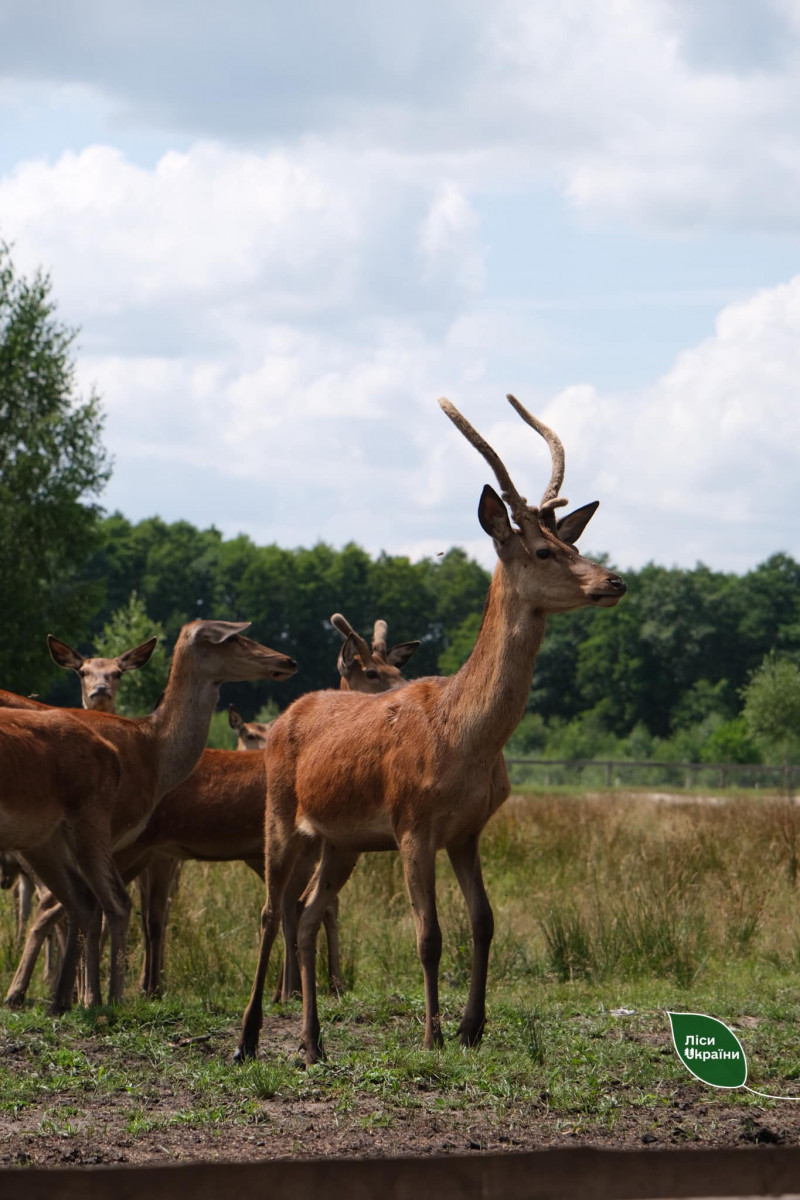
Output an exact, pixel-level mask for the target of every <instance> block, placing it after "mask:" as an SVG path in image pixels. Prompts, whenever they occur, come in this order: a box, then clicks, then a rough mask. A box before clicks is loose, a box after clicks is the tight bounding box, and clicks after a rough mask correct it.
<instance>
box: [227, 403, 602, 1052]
mask: <svg viewBox="0 0 800 1200" xmlns="http://www.w3.org/2000/svg"><path fill="white" fill-rule="evenodd" d="M509 401H510V403H511V404H512V406H513V407H514V408H515V410H516V411H517V413H518V414H519V416H520V417H521V418H522V419H523V420H524V421H525V422H527V424H528V425H530V426H532V428H533V429H535V430H536V431H537V432H538V433H539V434H541V436H542V437H544V438H545V440H546V441H547V443H548V445H549V447H550V454H551V460H552V470H551V475H550V481H549V483H548V485H547V487H546V488H545V491H544V495H543V497H542V500H541V503H540V504H539V506H538V507H535V506H532V505H529V504H528V502H527V500H525V498H524V497H523V496H521V495H520V494H519V492H518V491H517V489H516V488H515V487H514V484H513V483H512V481H511V478H510V476H509V474H508V471H507V470H506V468H505V466H504V465H503V463H502V461H501V460H500V458H499V457H498V455H497V454H496V453H495V451H494V450H493V449H492V448H491V447H490V446H489V445H488V444H487V443H486V442H485V441H484V440H483V438H482V437H480V435H479V434H478V433H477V432H476V431H475V430H474V429H473V428H472V426H471V425H470V424H469V423H468V422H467V421H466V420H465V419H464V418H463V417H462V416H461V414H460V413H459V412H458V410H457V409H456V408H455V406H454V405H453V404H451V403H450V401H448V400H444V399H442V400H440V401H439V403H440V405H441V407H442V409H443V410H444V412H445V413H446V414H447V416H448V417H449V418H450V420H451V421H452V422H453V423H454V424H455V425H456V427H457V428H458V429H459V430H460V432H461V433H462V434H463V435H464V436H465V437H466V438H467V439H468V441H470V442H471V443H472V445H474V446H475V447H476V449H478V450H479V452H480V453H481V454H482V455H483V457H484V458H485V459H486V460H487V462H488V463H489V465H490V466H491V467H492V469H493V471H494V473H495V475H496V477H497V480H498V482H499V484H500V487H501V489H502V498H501V496H498V494H497V493H496V492H495V491H494V490H493V489H492V488H491V487H489V486H488V485H487V486H485V487H484V489H483V493H482V495H481V499H480V504H479V506H478V519H479V521H480V524H481V526H482V528H483V530H484V531H485V532H486V533H487V534H488V535H489V536H490V537H491V538H492V540H493V542H494V546H495V550H496V552H497V556H498V562H497V566H496V568H495V572H494V575H493V577H492V582H491V585H490V588H489V594H488V596H487V600H486V607H485V610H484V616H483V623H482V625H481V628H480V631H479V633H478V638H477V641H476V643H475V647H474V649H473V651H472V654H471V655H470V657H469V659H468V660H467V662H466V663H465V664H464V666H463V667H462V668H461V670H460V671H458V672H457V674H455V675H452V676H449V677H446V678H427V679H426V678H423V679H417V680H414V681H413V682H411V683H409V684H407V685H406V686H405V687H403V688H400V689H398V690H397V691H393V692H388V693H385V694H384V695H380V696H374V697H366V696H362V695H359V694H358V693H345V692H311V693H309V694H308V695H306V696H302V697H300V699H298V700H296V701H295V702H294V703H293V704H291V705H290V706H289V708H288V709H286V711H285V712H284V713H283V714H282V715H281V716H280V717H279V718H278V719H277V721H275V722H274V724H273V726H272V730H271V732H270V739H269V745H268V747H267V751H266V764H267V785H268V786H267V810H266V822H265V846H266V863H265V865H266V902H265V905H264V908H263V910H262V913H261V928H262V938H261V951H260V954H259V960H258V967H257V970H256V975H255V979H254V982H253V989H252V992H251V996H250V1002H249V1004H248V1006H247V1010H246V1012H245V1015H244V1022H243V1027H242V1035H241V1039H240V1042H239V1047H238V1049H237V1052H236V1058H237V1059H239V1060H241V1059H243V1058H245V1057H251V1056H254V1055H255V1053H256V1050H257V1046H258V1037H259V1032H260V1028H261V1021H262V996H263V988H264V979H265V975H266V970H267V966H268V964H269V955H270V951H271V948H272V944H273V941H274V939H275V935H276V932H277V929H278V923H279V921H280V911H281V903H282V898H283V893H284V889H285V887H286V883H287V880H288V878H289V875H290V873H291V870H292V867H293V864H294V862H295V860H296V858H297V856H298V854H299V853H300V852H301V849H302V847H303V845H304V844H305V842H306V841H307V839H308V838H311V837H319V838H322V839H323V848H322V857H321V859H320V864H319V867H318V868H317V872H316V874H315V877H314V880H313V885H312V890H311V894H310V895H309V897H308V898H307V901H306V905H305V908H304V910H303V913H302V916H301V918H300V923H299V927H298V936H297V945H298V952H299V957H300V974H301V980H302V991H303V1033H302V1045H303V1048H304V1050H305V1056H306V1062H307V1063H314V1062H316V1061H317V1060H318V1059H319V1058H320V1057H321V1056H322V1055H323V1049H322V1045H321V1042H320V1026H319V1017H318V1013H317V998H316V979H315V949H316V939H317V932H318V929H319V924H320V919H321V916H322V911H323V908H324V906H325V905H327V904H328V903H329V902H330V898H331V897H332V896H335V895H337V894H338V892H339V891H340V889H341V888H342V886H343V885H344V884H345V883H346V881H347V879H348V878H349V877H350V875H351V873H352V871H353V868H354V866H355V864H356V862H357V860H358V858H359V856H360V854H361V853H362V852H363V851H366V850H383V849H399V851H400V856H401V859H402V864H403V871H404V875H405V881H406V887H407V890H408V894H409V899H410V901H411V909H412V913H413V916H414V923H415V926H416V933H417V951H418V954H419V958H420V961H421V963H422V971H423V976H424V983H425V1037H424V1044H425V1046H426V1047H428V1048H433V1047H434V1046H437V1045H440V1044H441V1043H442V1040H443V1039H442V1031H441V1017H440V1013H439V991H438V988H439V983H438V974H439V960H440V956H441V945H442V936H441V930H440V928H439V922H438V919H437V915H436V877H435V867H436V852H437V850H439V849H445V850H447V853H448V856H449V858H450V862H451V864H452V866H453V870H454V872H455V875H456V879H457V880H458V883H459V886H460V888H461V891H462V893H463V895H464V899H465V901H466V904H467V908H468V911H469V915H470V920H471V924H472V938H473V958H472V972H471V979H470V988H469V995H468V999H467V1005H466V1009H465V1012H464V1016H463V1018H462V1021H461V1024H460V1025H459V1030H458V1032H459V1037H460V1039H461V1042H462V1044H464V1045H468V1046H472V1045H476V1044H477V1043H478V1042H479V1041H480V1039H481V1036H482V1033H483V1029H484V1025H485V1019H486V1015H485V994H486V978H487V966H488V955H489V947H490V943H491V939H492V934H493V924H494V922H493V916H492V909H491V906H490V904H489V900H488V897H487V895H486V891H485V888H484V885H483V879H482V875H481V864H480V851H479V840H480V834H481V831H482V830H483V827H484V825H485V824H486V822H487V821H488V819H489V817H490V816H491V815H492V813H493V812H494V811H495V808H496V807H497V806H498V804H499V803H501V802H502V800H503V799H504V798H505V795H504V794H503V789H499V790H498V789H497V787H496V786H495V785H496V782H497V770H498V760H499V758H500V754H501V751H502V748H503V746H504V745H505V743H506V741H507V740H508V738H509V737H510V735H511V734H512V732H513V731H514V729H515V728H516V726H517V725H518V723H519V721H520V720H521V718H522V716H523V714H524V712H525V705H526V702H527V699H528V695H529V692H530V687H531V681H532V677H533V668H534V663H535V660H536V655H537V652H538V650H539V646H540V645H541V642H542V638H543V636H544V631H545V623H546V619H547V614H548V613H552V612H565V611H568V610H569V609H573V608H579V607H581V606H584V605H593V606H598V607H612V606H613V605H615V604H616V603H617V602H618V600H619V599H620V597H621V596H622V595H623V594H624V592H625V590H626V589H625V584H624V582H623V581H622V579H620V578H619V576H618V575H615V574H613V573H612V572H611V571H609V570H608V569H607V568H606V567H603V566H600V565H598V564H597V563H593V562H591V561H590V560H588V559H586V558H583V557H582V556H581V555H580V554H579V553H578V552H577V550H575V548H574V543H575V541H576V540H577V538H578V537H579V536H580V534H581V533H582V532H583V530H584V529H585V527H586V524H587V523H588V521H589V519H590V518H591V516H592V515H593V513H594V512H595V510H596V508H597V502H594V503H592V504H587V505H585V506H584V507H583V508H579V509H577V510H576V511H575V512H573V513H570V514H569V515H568V516H566V517H563V518H562V519H561V520H559V521H557V520H556V514H555V509H556V508H558V507H560V506H562V505H563V504H565V503H567V502H566V501H565V500H564V499H561V498H559V495H558V493H559V490H560V487H561V483H562V481H563V475H564V452H563V447H562V446H561V442H560V441H559V439H558V438H557V437H556V435H555V434H554V433H553V432H552V431H551V430H550V429H548V428H547V426H545V425H543V424H542V423H541V422H540V421H538V420H537V419H536V418H535V417H533V416H531V414H530V413H528V412H527V410H526V409H525V408H523V406H522V405H521V404H520V403H519V402H518V401H517V400H516V399H515V398H514V397H512V396H509ZM506 505H507V506H508V508H507V507H506ZM509 510H510V513H511V517H512V518H513V520H514V522H515V524H514V525H512V523H511V521H510V520H509Z"/></svg>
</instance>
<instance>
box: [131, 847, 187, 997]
mask: <svg viewBox="0 0 800 1200" xmlns="http://www.w3.org/2000/svg"><path fill="white" fill-rule="evenodd" d="M177 867H178V862H177V860H176V859H174V858H166V857H163V858H156V859H154V860H153V861H152V862H151V863H150V864H149V866H148V868H147V870H146V871H143V872H142V874H141V875H140V876H139V881H138V882H139V894H140V896H141V902H142V927H143V929H144V942H145V958H144V974H143V984H144V986H143V991H144V994H145V995H146V996H147V997H149V998H151V999H152V998H154V997H157V996H160V995H161V972H162V968H163V966H164V934H165V931H166V926H167V917H168V914H169V906H170V900H171V898H172V891H173V885H174V883H175V880H176V877H177ZM145 914H146V916H145Z"/></svg>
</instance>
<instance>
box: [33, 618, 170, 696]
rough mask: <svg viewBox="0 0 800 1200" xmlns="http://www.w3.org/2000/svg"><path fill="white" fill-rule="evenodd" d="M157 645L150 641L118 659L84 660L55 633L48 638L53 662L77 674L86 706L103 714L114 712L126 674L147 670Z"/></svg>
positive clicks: (153, 639) (126, 652)
mask: <svg viewBox="0 0 800 1200" xmlns="http://www.w3.org/2000/svg"><path fill="white" fill-rule="evenodd" d="M157 642H158V638H150V639H149V640H148V641H146V642H142V644H141V646H135V647H134V649H133V650H126V651H125V653H124V654H119V655H117V657H116V658H84V656H83V655H82V654H79V653H78V651H77V650H73V649H72V647H71V646H68V645H67V643H66V642H61V641H59V640H58V638H55V637H53V635H52V633H48V635H47V647H48V649H49V651H50V657H51V658H52V660H53V662H54V663H56V664H57V665H58V666H59V667H64V669H65V670H67V671H74V672H75V674H76V675H77V676H78V678H79V679H80V681H81V704H82V706H83V707H84V708H94V709H97V710H98V711H100V712H113V711H114V705H115V703H116V699H117V692H118V691H119V685H120V680H121V679H122V676H123V674H124V673H125V671H134V670H138V668H139V667H143V666H144V665H145V663H146V662H147V661H148V660H149V658H150V655H151V654H152V653H153V651H154V650H155V648H156V644H157Z"/></svg>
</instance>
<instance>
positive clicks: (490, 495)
mask: <svg viewBox="0 0 800 1200" xmlns="http://www.w3.org/2000/svg"><path fill="white" fill-rule="evenodd" d="M478 520H479V521H480V523H481V528H482V529H483V530H484V532H485V533H488V535H489V537H490V538H494V540H495V541H496V542H497V543H498V544H499V545H501V546H502V544H503V542H507V541H508V539H509V538H510V537H513V534H514V530H513V529H512V528H511V522H510V521H509V519H508V512H507V510H506V506H505V504H504V503H503V501H502V500H501V499H500V497H499V496H498V494H497V492H496V491H495V490H494V488H492V487H489V484H488V483H487V484H486V485H485V487H484V489H483V491H482V492H481V499H480V503H479V505H478Z"/></svg>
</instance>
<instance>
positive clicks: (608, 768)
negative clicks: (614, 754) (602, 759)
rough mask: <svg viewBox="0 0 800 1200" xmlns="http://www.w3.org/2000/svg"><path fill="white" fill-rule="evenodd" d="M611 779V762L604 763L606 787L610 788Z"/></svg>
mask: <svg viewBox="0 0 800 1200" xmlns="http://www.w3.org/2000/svg"><path fill="white" fill-rule="evenodd" d="M612 782H613V780H612V777H611V762H610V761H609V762H607V763H606V787H607V788H610V787H611V784H612Z"/></svg>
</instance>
